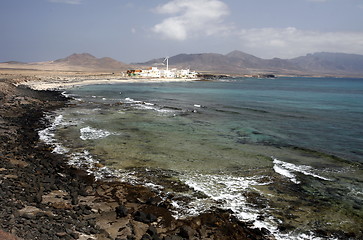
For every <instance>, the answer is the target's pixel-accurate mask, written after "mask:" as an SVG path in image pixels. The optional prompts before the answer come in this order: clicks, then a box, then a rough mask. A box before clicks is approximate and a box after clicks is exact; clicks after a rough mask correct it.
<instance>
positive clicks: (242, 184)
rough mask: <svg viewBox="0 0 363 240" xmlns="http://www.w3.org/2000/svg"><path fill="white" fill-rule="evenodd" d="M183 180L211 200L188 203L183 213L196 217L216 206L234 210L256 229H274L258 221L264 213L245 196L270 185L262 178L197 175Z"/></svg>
mask: <svg viewBox="0 0 363 240" xmlns="http://www.w3.org/2000/svg"><path fill="white" fill-rule="evenodd" d="M181 179H182V181H183V182H185V183H186V184H187V185H188V186H189V187H191V188H192V189H194V190H195V191H199V192H202V193H204V194H205V195H207V196H208V197H209V200H208V199H195V200H194V201H193V202H191V203H188V206H187V209H183V210H182V211H181V212H186V213H187V215H194V214H198V213H200V212H202V211H205V210H206V209H209V208H210V207H211V206H213V205H216V206H218V207H220V208H223V209H229V210H232V211H233V212H234V213H235V214H236V216H237V217H238V218H239V219H240V220H243V221H253V222H254V223H255V224H256V227H257V226H258V227H265V228H267V229H271V228H272V225H271V226H270V225H269V224H268V223H266V222H264V221H260V220H258V216H259V215H261V214H262V213H261V212H260V210H258V209H257V208H254V207H253V206H251V205H250V204H248V203H247V201H246V198H245V196H244V194H245V193H246V192H248V191H257V189H255V188H254V186H258V185H260V186H261V185H266V184H269V183H270V182H263V180H262V177H234V176H227V175H205V174H195V175H191V176H190V175H188V176H185V177H184V176H181ZM179 205H181V204H179Z"/></svg>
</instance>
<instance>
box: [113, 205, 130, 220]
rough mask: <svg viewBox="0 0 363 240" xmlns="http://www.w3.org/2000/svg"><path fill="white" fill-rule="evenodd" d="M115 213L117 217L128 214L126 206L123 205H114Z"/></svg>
mask: <svg viewBox="0 0 363 240" xmlns="http://www.w3.org/2000/svg"><path fill="white" fill-rule="evenodd" d="M116 215H117V217H118V218H123V217H126V216H127V215H128V210H127V208H126V207H125V206H123V205H120V206H118V207H116Z"/></svg>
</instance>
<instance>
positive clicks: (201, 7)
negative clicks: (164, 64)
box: [152, 0, 229, 41]
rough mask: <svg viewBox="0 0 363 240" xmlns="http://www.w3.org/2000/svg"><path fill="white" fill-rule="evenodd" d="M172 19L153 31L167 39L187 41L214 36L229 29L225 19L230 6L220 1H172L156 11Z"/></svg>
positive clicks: (155, 27)
mask: <svg viewBox="0 0 363 240" xmlns="http://www.w3.org/2000/svg"><path fill="white" fill-rule="evenodd" d="M155 12H156V13H158V14H168V15H171V16H170V17H168V18H166V19H164V20H163V21H162V22H161V23H159V24H157V25H155V26H154V27H153V28H152V31H153V32H155V33H157V34H161V35H162V36H163V37H165V38H169V39H174V40H180V41H182V40H186V39H188V38H190V37H193V36H197V35H207V36H208V35H214V34H217V33H221V32H223V31H225V30H226V29H227V27H226V26H224V25H223V23H222V22H223V17H224V16H226V15H228V14H229V9H228V6H227V5H226V4H225V3H223V2H222V1H219V0H172V1H170V2H168V3H166V4H164V5H161V6H159V7H157V8H156V9H155Z"/></svg>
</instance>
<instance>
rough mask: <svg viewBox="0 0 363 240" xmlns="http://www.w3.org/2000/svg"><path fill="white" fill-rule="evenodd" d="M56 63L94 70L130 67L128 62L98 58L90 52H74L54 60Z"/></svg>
mask: <svg viewBox="0 0 363 240" xmlns="http://www.w3.org/2000/svg"><path fill="white" fill-rule="evenodd" d="M53 63H54V64H66V65H68V66H75V67H84V68H89V69H94V70H118V71H122V70H126V69H128V68H130V66H129V65H128V64H125V63H123V62H119V61H117V60H115V59H112V58H109V57H104V58H96V57H95V56H92V55H91V54H89V53H81V54H77V53H75V54H72V55H70V56H68V57H66V58H62V59H58V60H55V61H53Z"/></svg>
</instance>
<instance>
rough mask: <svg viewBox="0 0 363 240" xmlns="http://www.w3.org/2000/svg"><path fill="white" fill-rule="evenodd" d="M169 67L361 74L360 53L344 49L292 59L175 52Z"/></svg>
mask: <svg viewBox="0 0 363 240" xmlns="http://www.w3.org/2000/svg"><path fill="white" fill-rule="evenodd" d="M163 60H164V58H159V59H154V60H151V61H148V62H145V63H138V65H144V66H162V65H163ZM169 65H170V67H179V68H192V69H193V70H196V71H201V72H212V73H226V74H255V73H272V74H288V75H337V76H343V75H344V76H363V55H357V54H345V53H324V52H322V53H314V54H308V55H306V56H302V57H298V58H294V59H280V58H273V59H262V58H258V57H256V56H253V55H250V54H247V53H244V52H241V51H233V52H230V53H228V54H226V55H222V54H216V53H201V54H179V55H176V56H173V57H170V58H169Z"/></svg>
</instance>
